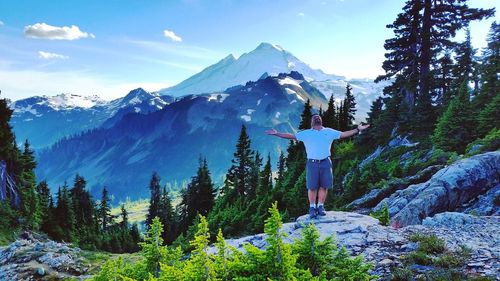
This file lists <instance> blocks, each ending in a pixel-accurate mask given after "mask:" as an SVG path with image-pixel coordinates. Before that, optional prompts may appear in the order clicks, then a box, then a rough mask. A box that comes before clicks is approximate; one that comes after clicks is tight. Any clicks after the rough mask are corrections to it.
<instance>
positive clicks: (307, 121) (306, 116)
mask: <svg viewBox="0 0 500 281" xmlns="http://www.w3.org/2000/svg"><path fill="white" fill-rule="evenodd" d="M311 117H312V106H311V101H310V100H309V99H307V101H306V103H305V104H304V110H303V111H302V114H301V115H300V124H299V130H305V129H309V128H311Z"/></svg>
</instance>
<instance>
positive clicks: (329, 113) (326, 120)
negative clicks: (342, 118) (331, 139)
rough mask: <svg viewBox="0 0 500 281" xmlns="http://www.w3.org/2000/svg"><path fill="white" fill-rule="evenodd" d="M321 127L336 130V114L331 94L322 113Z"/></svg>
mask: <svg viewBox="0 0 500 281" xmlns="http://www.w3.org/2000/svg"><path fill="white" fill-rule="evenodd" d="M322 118H323V126H325V127H328V128H333V129H338V123H339V122H338V120H337V113H336V112H335V100H334V98H333V93H332V95H331V96H330V99H329V100H328V108H327V109H326V111H325V112H324V113H323V116H322Z"/></svg>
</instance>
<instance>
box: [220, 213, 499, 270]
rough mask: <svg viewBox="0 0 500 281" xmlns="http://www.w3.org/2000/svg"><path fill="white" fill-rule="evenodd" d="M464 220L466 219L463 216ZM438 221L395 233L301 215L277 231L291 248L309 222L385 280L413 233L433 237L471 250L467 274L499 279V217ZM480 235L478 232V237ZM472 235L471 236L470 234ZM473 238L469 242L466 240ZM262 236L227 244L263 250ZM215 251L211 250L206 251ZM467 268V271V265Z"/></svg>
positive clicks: (350, 216) (348, 220) (367, 220)
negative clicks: (333, 237) (332, 236)
mask: <svg viewBox="0 0 500 281" xmlns="http://www.w3.org/2000/svg"><path fill="white" fill-rule="evenodd" d="M466 216H467V215H466ZM441 218H442V217H441V216H436V217H435V218H432V219H428V220H427V221H426V224H425V225H411V226H408V227H403V228H399V229H396V228H394V227H386V226H382V225H380V224H379V223H378V220H377V219H375V218H372V217H370V216H365V215H361V214H357V213H350V212H333V211H332V212H327V215H326V216H325V217H320V218H318V219H314V220H310V219H309V217H308V216H301V217H299V218H298V219H297V221H296V222H291V223H285V224H283V227H282V232H284V233H286V235H287V238H285V242H286V243H292V242H293V241H294V240H295V239H299V238H301V237H302V229H303V227H304V226H305V225H307V224H309V223H314V224H315V226H316V228H317V229H318V231H319V232H320V235H321V239H324V238H325V237H327V236H330V235H334V236H335V238H336V241H337V242H338V244H339V246H345V247H346V248H347V249H348V250H349V251H350V252H351V253H352V254H355V255H358V254H361V255H363V256H364V258H365V260H366V261H369V262H372V263H373V265H374V269H373V274H377V275H379V276H381V277H388V276H389V275H390V270H391V268H393V267H400V266H402V262H401V260H400V258H401V256H403V255H407V254H408V253H409V252H411V251H413V250H415V249H416V247H417V244H416V243H413V242H410V241H409V240H408V238H409V236H411V235H412V234H415V233H424V234H436V235H437V236H438V237H440V238H442V239H444V240H445V241H446V243H447V246H449V247H450V249H456V248H458V247H460V246H461V245H464V246H467V247H468V248H470V249H471V251H472V255H471V259H470V260H468V261H467V270H468V271H470V272H475V273H479V274H482V275H493V276H494V275H497V276H498V277H499V278H500V272H498V271H497V270H496V269H497V268H499V267H498V266H499V263H498V260H499V258H500V241H499V239H500V238H499V237H495V236H496V233H498V232H499V231H500V223H499V222H500V221H499V220H500V218H498V217H484V218H479V217H474V216H468V222H467V223H464V222H463V221H461V220H451V221H450V222H449V223H448V224H447V223H445V221H446V219H441ZM481 230H483V233H482V234H481V233H480V232H481ZM471 231H472V232H471ZM471 233H473V234H474V238H473V239H468V236H470V235H471ZM265 238H266V236H265V234H257V235H252V236H247V237H243V238H239V239H228V240H226V242H227V243H228V245H231V246H233V247H235V248H237V249H239V250H244V248H243V246H244V245H245V244H247V243H249V244H251V245H254V246H256V247H257V248H260V249H263V248H265V247H266V246H267V244H266V240H265ZM211 251H212V252H215V249H214V248H211ZM469 265H470V266H469Z"/></svg>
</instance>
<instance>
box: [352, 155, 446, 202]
mask: <svg viewBox="0 0 500 281" xmlns="http://www.w3.org/2000/svg"><path fill="white" fill-rule="evenodd" d="M441 168H443V165H432V166H429V167H427V168H425V169H423V170H422V171H420V172H418V173H417V174H415V175H413V176H410V177H407V178H404V179H393V180H391V181H389V182H388V183H387V187H385V188H375V189H372V190H370V192H368V193H367V194H365V195H364V196H362V197H361V198H359V199H356V200H354V201H352V202H351V203H350V204H349V205H347V207H348V208H352V209H358V208H372V207H374V206H376V205H377V204H378V203H379V202H380V201H381V200H382V199H384V198H386V197H388V196H390V195H391V194H393V193H394V192H396V190H401V189H405V188H406V187H408V186H409V185H411V184H416V183H421V182H424V181H427V180H429V179H430V178H431V176H432V175H433V174H435V173H436V172H437V171H439V170H440V169H441Z"/></svg>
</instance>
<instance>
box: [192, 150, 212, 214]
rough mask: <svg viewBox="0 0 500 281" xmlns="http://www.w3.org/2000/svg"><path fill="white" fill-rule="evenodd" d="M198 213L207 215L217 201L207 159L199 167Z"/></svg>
mask: <svg viewBox="0 0 500 281" xmlns="http://www.w3.org/2000/svg"><path fill="white" fill-rule="evenodd" d="M197 174H198V184H199V186H198V204H197V205H198V213H199V214H200V215H202V216H207V215H208V213H209V212H210V211H211V210H212V208H213V206H214V202H215V193H216V190H215V188H214V184H213V182H212V178H211V176H210V170H209V169H208V163H207V159H206V158H204V159H203V164H202V165H201V167H200V168H199V169H198V173H197Z"/></svg>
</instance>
